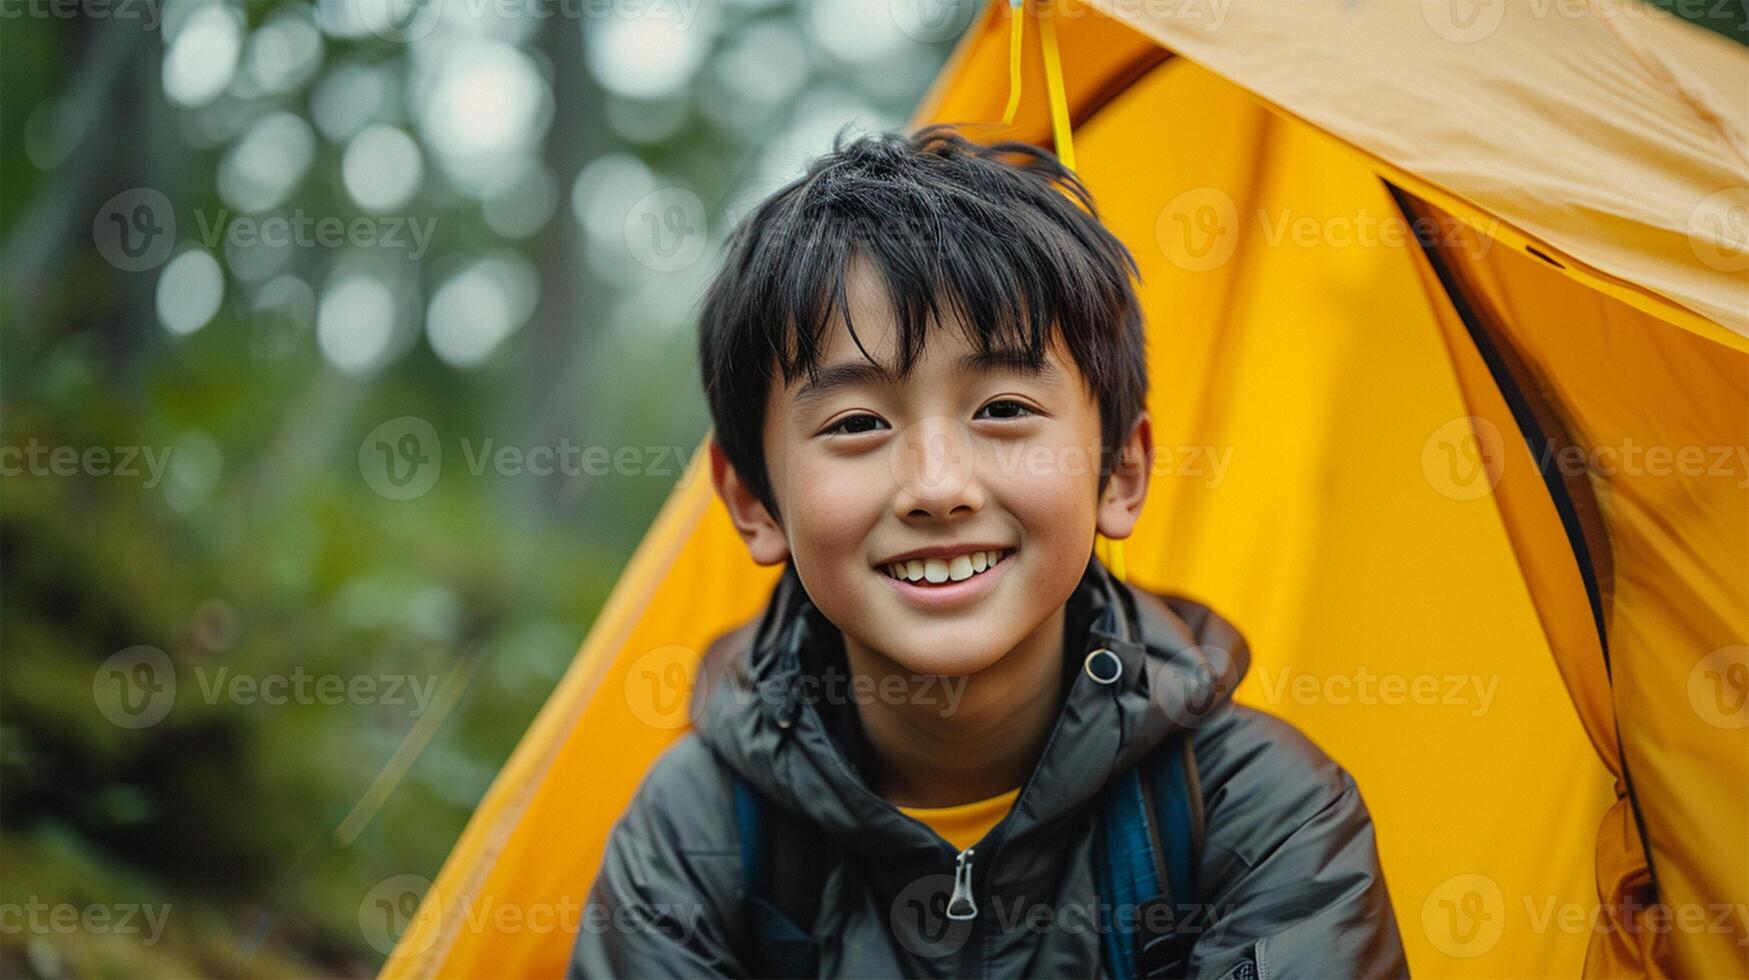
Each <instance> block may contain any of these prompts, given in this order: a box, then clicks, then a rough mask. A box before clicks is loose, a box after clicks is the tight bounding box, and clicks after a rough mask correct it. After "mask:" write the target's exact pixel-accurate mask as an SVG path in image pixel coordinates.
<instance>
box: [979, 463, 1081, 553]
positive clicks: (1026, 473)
mask: <svg viewBox="0 0 1749 980" xmlns="http://www.w3.org/2000/svg"><path fill="white" fill-rule="evenodd" d="M1096 439H1097V436H1093V437H1091V438H1089V439H1088V440H1087V441H1086V442H1085V443H1081V442H1078V441H1077V439H1076V438H1075V436H1074V435H1072V434H1063V435H1061V437H1060V438H1057V439H1049V438H1046V439H1041V440H1039V441H1037V442H1035V443H1033V444H1032V445H1030V446H1029V447H1028V448H1027V449H1026V450H1025V452H1024V454H1022V455H1021V456H1020V457H1019V458H1018V460H1017V461H1015V462H1013V463H1012V464H1010V465H1005V466H1003V467H1001V469H1000V472H998V473H995V474H993V475H992V476H991V477H989V478H987V479H986V481H985V485H986V486H989V487H991V488H993V489H995V490H996V492H997V494H998V499H999V500H1000V501H1001V502H1002V507H1003V509H1004V510H1007V511H1008V512H1009V513H1010V514H1012V515H1013V516H1014V517H1015V519H1016V520H1017V521H1019V523H1020V524H1021V526H1022V527H1024V528H1026V530H1027V533H1028V536H1029V537H1031V538H1032V539H1033V543H1034V545H1035V546H1042V547H1045V548H1048V549H1050V550H1051V551H1052V552H1061V553H1062V555H1064V556H1067V557H1068V558H1071V559H1074V558H1076V556H1077V554H1078V553H1080V552H1083V551H1086V550H1087V548H1089V547H1091V545H1092V542H1093V533H1094V529H1095V527H1096V526H1097V521H1098V506H1097V504H1098V488H1099V460H1098V456H1097V447H1096V442H1095V440H1096ZM1085 557H1086V555H1085V554H1080V555H1079V558H1080V559H1085ZM1076 570H1077V571H1079V570H1080V565H1077V568H1076Z"/></svg>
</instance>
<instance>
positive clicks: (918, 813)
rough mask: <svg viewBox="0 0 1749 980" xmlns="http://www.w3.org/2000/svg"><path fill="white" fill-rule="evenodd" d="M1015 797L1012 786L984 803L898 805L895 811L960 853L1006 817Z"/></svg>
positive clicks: (1017, 791)
mask: <svg viewBox="0 0 1749 980" xmlns="http://www.w3.org/2000/svg"><path fill="white" fill-rule="evenodd" d="M1019 795H1020V787H1018V786H1016V787H1015V788H1014V789H1011V790H1009V791H1008V792H1006V793H1003V794H1002V795H1001V796H992V797H990V798H989V799H987V800H977V801H975V802H972V803H961V804H960V805H959V806H934V807H920V806H902V807H899V812H900V813H903V814H904V815H905V816H907V817H910V818H911V819H913V820H918V821H921V822H922V823H923V824H924V825H926V826H928V828H929V829H930V830H933V831H935V832H936V833H937V834H940V835H941V839H942V840H945V841H947V842H948V843H949V844H952V845H953V846H954V847H955V848H956V849H957V850H961V851H963V850H965V849H966V848H968V847H971V846H972V845H973V844H976V843H977V842H978V841H980V840H983V839H984V835H985V834H987V833H989V832H990V828H991V827H994V826H996V824H997V823H999V822H1001V820H1002V818H1003V817H1005V816H1007V815H1008V809H1009V808H1010V807H1012V806H1013V805H1014V798H1015V797H1017V796H1019Z"/></svg>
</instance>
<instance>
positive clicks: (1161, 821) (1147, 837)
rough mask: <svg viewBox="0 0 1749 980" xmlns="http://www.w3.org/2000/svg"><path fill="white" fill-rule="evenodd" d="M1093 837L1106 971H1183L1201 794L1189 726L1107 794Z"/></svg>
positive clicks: (1191, 934)
mask: <svg viewBox="0 0 1749 980" xmlns="http://www.w3.org/2000/svg"><path fill="white" fill-rule="evenodd" d="M1097 820H1098V825H1097V831H1096V835H1095V840H1094V861H1095V873H1096V874H1097V876H1098V883H1097V886H1098V889H1099V897H1100V902H1101V903H1102V905H1104V907H1105V908H1106V909H1108V910H1109V911H1108V913H1107V916H1106V918H1107V923H1106V929H1105V932H1104V936H1105V960H1106V972H1108V973H1109V974H1110V975H1111V976H1113V977H1117V978H1121V980H1129V978H1140V977H1172V976H1181V975H1183V974H1184V972H1185V970H1186V968H1187V967H1188V966H1189V959H1190V947H1191V943H1192V942H1193V941H1194V939H1195V936H1196V932H1195V928H1194V926H1195V924H1194V923H1192V922H1190V921H1187V920H1188V919H1190V918H1192V917H1194V913H1195V909H1196V863H1197V855H1198V854H1200V853H1201V850H1202V800H1201V794H1200V790H1199V787H1198V786H1197V780H1196V759H1195V756H1194V754H1193V749H1192V745H1191V738H1190V733H1189V732H1185V733H1183V734H1182V735H1180V736H1178V737H1176V738H1174V739H1172V740H1170V741H1169V742H1168V743H1166V744H1165V745H1162V746H1161V747H1160V748H1159V749H1156V750H1155V751H1154V752H1153V753H1152V754H1150V755H1149V756H1148V758H1146V759H1144V760H1143V761H1142V763H1141V764H1140V765H1138V766H1136V767H1135V768H1134V769H1132V770H1130V771H1129V772H1126V773H1124V774H1123V775H1122V776H1119V777H1118V778H1117V779H1115V780H1113V781H1112V782H1111V784H1110V785H1109V786H1107V788H1106V790H1105V792H1104V794H1102V797H1101V800H1100V806H1099V813H1098V816H1097Z"/></svg>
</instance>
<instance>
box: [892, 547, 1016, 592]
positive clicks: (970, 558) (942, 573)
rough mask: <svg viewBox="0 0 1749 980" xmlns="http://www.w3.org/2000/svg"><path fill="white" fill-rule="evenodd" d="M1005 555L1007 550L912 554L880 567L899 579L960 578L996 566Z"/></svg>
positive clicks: (937, 580) (938, 580) (935, 581)
mask: <svg viewBox="0 0 1749 980" xmlns="http://www.w3.org/2000/svg"><path fill="white" fill-rule="evenodd" d="M1007 555H1008V552H1007V551H974V552H971V553H969V554H964V555H955V556H953V557H952V558H913V559H911V560H909V561H900V562H894V563H893V564H891V565H887V566H885V567H883V568H882V569H881V570H882V571H884V572H886V573H887V574H888V575H891V576H892V577H894V578H896V579H898V580H900V581H902V582H928V583H930V584H931V585H940V584H941V583H943V582H948V581H953V582H964V581H965V580H966V579H969V578H971V577H972V576H973V575H976V574H978V573H979V572H982V571H986V570H988V569H991V568H994V567H996V565H997V564H998V563H1000V562H1001V561H1002V559H1004V558H1006V557H1007Z"/></svg>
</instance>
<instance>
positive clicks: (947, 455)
mask: <svg viewBox="0 0 1749 980" xmlns="http://www.w3.org/2000/svg"><path fill="white" fill-rule="evenodd" d="M892 460H893V476H894V483H895V485H896V486H897V487H898V490H897V492H895V493H894V495H893V513H894V514H895V515H896V516H897V517H898V518H899V519H900V520H906V521H918V520H938V521H942V520H957V519H959V518H962V517H970V516H972V515H973V514H976V513H978V512H979V511H981V510H983V509H984V487H983V483H982V481H981V480H979V479H978V472H977V461H976V459H975V458H974V456H973V452H972V445H971V440H970V438H969V434H968V433H967V432H966V431H965V429H964V427H963V426H961V425H959V424H958V423H957V422H956V421H955V420H953V419H949V418H936V419H923V420H921V421H919V422H916V423H913V424H912V425H910V426H907V427H906V428H905V430H904V432H903V434H902V436H901V438H899V439H896V440H894V451H893V457H892Z"/></svg>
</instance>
